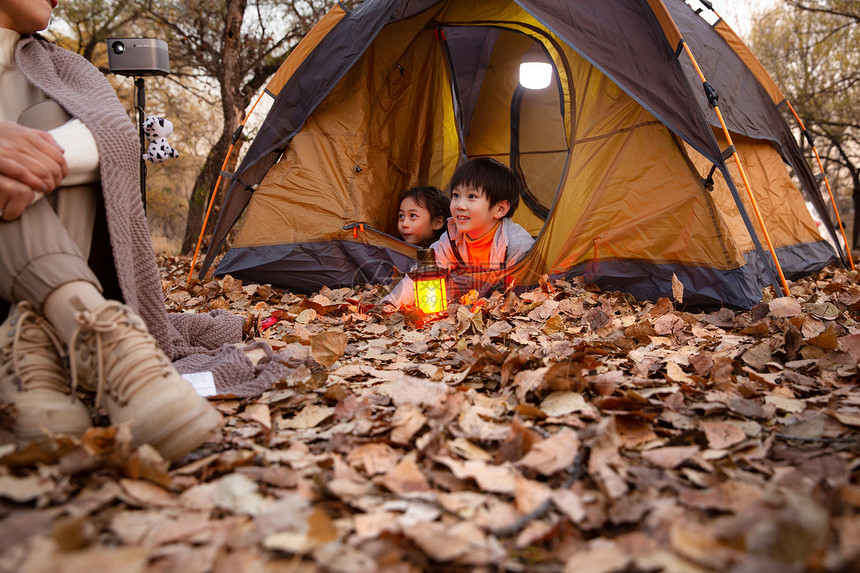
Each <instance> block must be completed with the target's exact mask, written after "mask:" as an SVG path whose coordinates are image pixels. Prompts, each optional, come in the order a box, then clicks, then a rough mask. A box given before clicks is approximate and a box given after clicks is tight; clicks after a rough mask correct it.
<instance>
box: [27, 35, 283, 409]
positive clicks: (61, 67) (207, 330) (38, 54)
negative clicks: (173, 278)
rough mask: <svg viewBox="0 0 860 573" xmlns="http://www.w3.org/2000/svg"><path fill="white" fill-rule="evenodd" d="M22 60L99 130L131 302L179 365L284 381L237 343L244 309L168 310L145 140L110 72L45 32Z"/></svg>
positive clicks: (224, 378)
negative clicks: (147, 193) (146, 195)
mask: <svg viewBox="0 0 860 573" xmlns="http://www.w3.org/2000/svg"><path fill="white" fill-rule="evenodd" d="M15 60H16V63H17V64H18V68H19V69H20V70H21V72H22V73H23V74H24V76H25V77H26V78H27V79H28V80H29V81H30V83H32V84H33V85H35V86H36V87H38V88H40V89H41V90H42V91H43V92H45V93H46V94H47V95H48V96H49V97H50V98H51V99H53V100H54V101H56V102H57V103H59V104H60V105H61V106H63V107H64V108H65V109H66V111H68V112H69V113H70V114H71V115H72V116H73V117H76V118H78V119H79V120H81V121H82V122H83V123H84V124H85V125H86V126H87V127H88V128H89V129H90V131H91V132H92V134H93V137H94V138H95V140H96V145H97V147H98V151H99V157H100V169H101V187H102V192H103V195H104V204H105V210H106V212H107V226H108V233H109V235H110V245H111V249H112V251H113V261H114V263H115V266H116V273H117V277H116V278H117V279H118V282H119V286H120V289H121V291H122V296H123V299H124V302H125V303H126V304H127V305H128V306H129V307H131V308H132V310H134V311H135V312H136V313H137V314H138V315H140V317H141V318H143V320H144V322H146V325H147V327H148V328H149V332H150V333H151V334H152V335H153V336H154V337H155V339H156V340H157V341H158V344H159V346H160V347H161V348H162V350H163V351H164V353H165V354H166V355H167V356H168V357H169V358H170V359H171V360H173V361H174V364H175V365H176V366H177V367H178V368H177V369H178V370H179V371H180V372H182V373H187V372H193V371H201V370H210V371H212V372H213V374H214V376H215V385H216V388H217V390H218V391H219V393H223V394H232V395H236V396H251V395H256V394H259V393H260V392H262V391H264V390H266V389H267V387H269V386H271V384H273V383H274V382H277V380H276V379H273V377H274V378H277V376H276V375H275V372H274V371H273V369H274V370H278V369H279V365H278V364H277V360H268V361H266V364H265V365H264V366H268V367H269V368H268V369H269V370H270V372H268V373H267V375H266V376H263V375H262V372H258V371H257V370H258V369H257V368H255V367H254V365H253V363H252V362H251V361H250V360H249V359H248V358H247V357H246V356H245V355H244V353H243V352H241V350H239V349H238V348H236V347H235V346H234V344H235V343H238V342H240V341H241V338H242V324H243V318H242V317H239V316H235V315H232V314H230V313H228V312H214V313H210V314H203V315H179V314H170V315H168V313H167V310H166V308H165V305H164V298H163V293H162V289H161V279H160V276H159V270H158V265H157V264H156V260H155V252H154V250H153V247H152V241H151V239H150V235H149V227H148V226H147V223H146V216H145V213H144V211H143V203H142V202H141V200H140V171H139V170H140V155H141V149H140V141H139V138H138V134H137V132H136V129H135V126H134V124H133V123H132V122H131V120H130V119H129V116H128V115H127V114H126V111H125V110H124V109H123V107H122V104H121V103H120V102H119V99H118V98H117V97H116V93H115V92H114V89H113V87H112V86H111V84H110V82H108V80H107V78H105V77H104V75H103V74H102V73H101V72H99V70H98V69H97V68H95V67H94V66H93V65H92V64H91V63H90V62H88V61H87V60H86V59H84V58H82V57H81V56H79V55H77V54H75V53H73V52H69V51H68V50H64V49H62V48H59V47H57V46H54V45H53V44H51V43H50V42H48V41H46V40H45V39H43V38H41V37H39V36H24V37H22V38H21V40H20V41H19V42H18V45H17V47H16V50H15ZM94 248H97V247H96V246H94ZM259 370H262V369H259Z"/></svg>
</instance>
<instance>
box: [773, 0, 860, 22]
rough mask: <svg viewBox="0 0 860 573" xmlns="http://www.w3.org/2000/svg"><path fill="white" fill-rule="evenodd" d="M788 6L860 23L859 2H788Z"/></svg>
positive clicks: (811, 0) (794, 0) (845, 0)
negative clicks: (842, 17)
mask: <svg viewBox="0 0 860 573" xmlns="http://www.w3.org/2000/svg"><path fill="white" fill-rule="evenodd" d="M786 4H788V5H789V6H794V7H795V8H800V9H801V10H805V11H807V12H818V13H819V14H829V15H831V16H844V17H846V18H850V19H852V20H854V22H855V23H860V2H857V0H786Z"/></svg>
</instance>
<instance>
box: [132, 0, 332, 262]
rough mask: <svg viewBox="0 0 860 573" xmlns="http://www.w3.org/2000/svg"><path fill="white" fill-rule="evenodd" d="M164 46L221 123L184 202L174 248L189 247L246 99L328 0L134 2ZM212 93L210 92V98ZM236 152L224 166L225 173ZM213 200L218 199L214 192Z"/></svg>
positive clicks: (179, 72)
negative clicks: (203, 86)
mask: <svg viewBox="0 0 860 573" xmlns="http://www.w3.org/2000/svg"><path fill="white" fill-rule="evenodd" d="M138 1H140V2H141V6H142V8H143V12H144V14H145V15H146V16H147V17H148V18H150V19H151V20H152V21H153V22H155V23H157V25H158V26H159V28H160V29H161V31H162V32H163V35H162V37H165V39H166V40H167V41H168V43H169V44H170V46H171V66H172V68H173V70H174V71H173V73H174V75H179V76H182V75H186V76H192V77H199V78H206V79H208V80H211V84H210V87H211V89H212V90H213V91H214V92H215V93H214V94H211V95H210V96H209V97H210V98H211V99H215V100H217V101H218V102H219V104H220V112H221V119H222V126H221V129H220V133H219V134H218V137H217V140H216V142H215V144H214V146H213V147H212V148H211V150H210V151H209V152H208V154H207V157H206V160H205V161H204V163H203V167H202V168H201V170H200V172H199V174H198V176H197V178H196V181H195V182H194V184H193V187H192V191H191V197H190V199H189V204H188V217H187V224H186V228H185V233H184V237H183V241H182V251H183V252H190V251H192V250H193V249H194V247H195V246H196V244H197V239H198V237H199V235H200V230H201V228H202V224H203V217H204V215H205V212H206V207H207V205H208V199H209V197H210V195H211V193H212V191H213V188H214V185H215V182H216V181H217V179H218V175H219V174H220V173H221V167H222V163H223V161H224V157H225V156H226V154H227V149H228V148H229V145H230V142H231V138H232V136H233V134H234V132H235V131H236V129H237V127H238V126H239V124H240V123H241V121H242V119H243V118H244V115H245V110H246V109H247V108H248V106H249V104H250V102H251V99H252V98H253V97H254V95H255V94H256V93H258V91H259V90H260V89H261V88H262V87H263V86H264V85H265V83H266V81H267V80H268V79H269V77H270V76H271V75H272V74H273V73H274V72H275V71H276V70H277V69H278V67H279V66H280V64H281V63H282V62H283V59H284V58H285V57H286V55H287V53H288V52H289V50H290V49H291V48H292V47H293V46H295V44H296V43H298V41H299V39H301V37H302V36H303V35H304V34H305V33H307V31H308V30H310V28H311V26H312V25H313V24H314V23H316V21H317V20H318V19H319V18H320V17H322V15H323V14H324V13H325V12H326V11H327V10H328V8H329V7H330V6H331V5H333V4H334V3H335V2H334V1H332V0H289V1H278V0H194V1H190V0H138ZM212 96H215V97H212ZM235 163H236V154H235V153H234V154H233V156H232V157H231V161H230V164H228V165H227V166H226V168H227V170H233V169H234V168H235ZM218 199H219V203H220V200H221V199H223V197H220V196H219V198H218Z"/></svg>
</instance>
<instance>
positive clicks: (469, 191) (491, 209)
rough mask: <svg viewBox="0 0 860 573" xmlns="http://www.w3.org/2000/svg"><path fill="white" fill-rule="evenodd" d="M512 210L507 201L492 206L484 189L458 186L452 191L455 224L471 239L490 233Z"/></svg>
mask: <svg viewBox="0 0 860 573" xmlns="http://www.w3.org/2000/svg"><path fill="white" fill-rule="evenodd" d="M510 208H511V206H510V203H508V202H507V201H499V202H498V203H496V204H495V205H490V199H489V198H488V197H487V194H486V193H484V190H483V189H476V188H475V187H471V186H469V187H467V186H465V185H458V186H456V187H454V189H453V190H451V216H452V217H453V218H454V224H455V225H456V226H457V230H458V231H460V232H461V233H465V234H467V235H468V236H469V238H470V239H477V238H479V237H481V236H482V235H485V234H486V233H487V232H489V231H490V230H491V229H492V228H493V226H495V224H496V222H497V221H498V220H499V219H501V218H502V217H504V216H505V215H506V214H507V212H508V209H510Z"/></svg>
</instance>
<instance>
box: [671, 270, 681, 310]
mask: <svg viewBox="0 0 860 573" xmlns="http://www.w3.org/2000/svg"><path fill="white" fill-rule="evenodd" d="M672 297H673V298H674V299H675V302H677V303H678V304H684V284H683V283H682V282H681V281H680V280H678V277H676V276H675V273H672Z"/></svg>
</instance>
